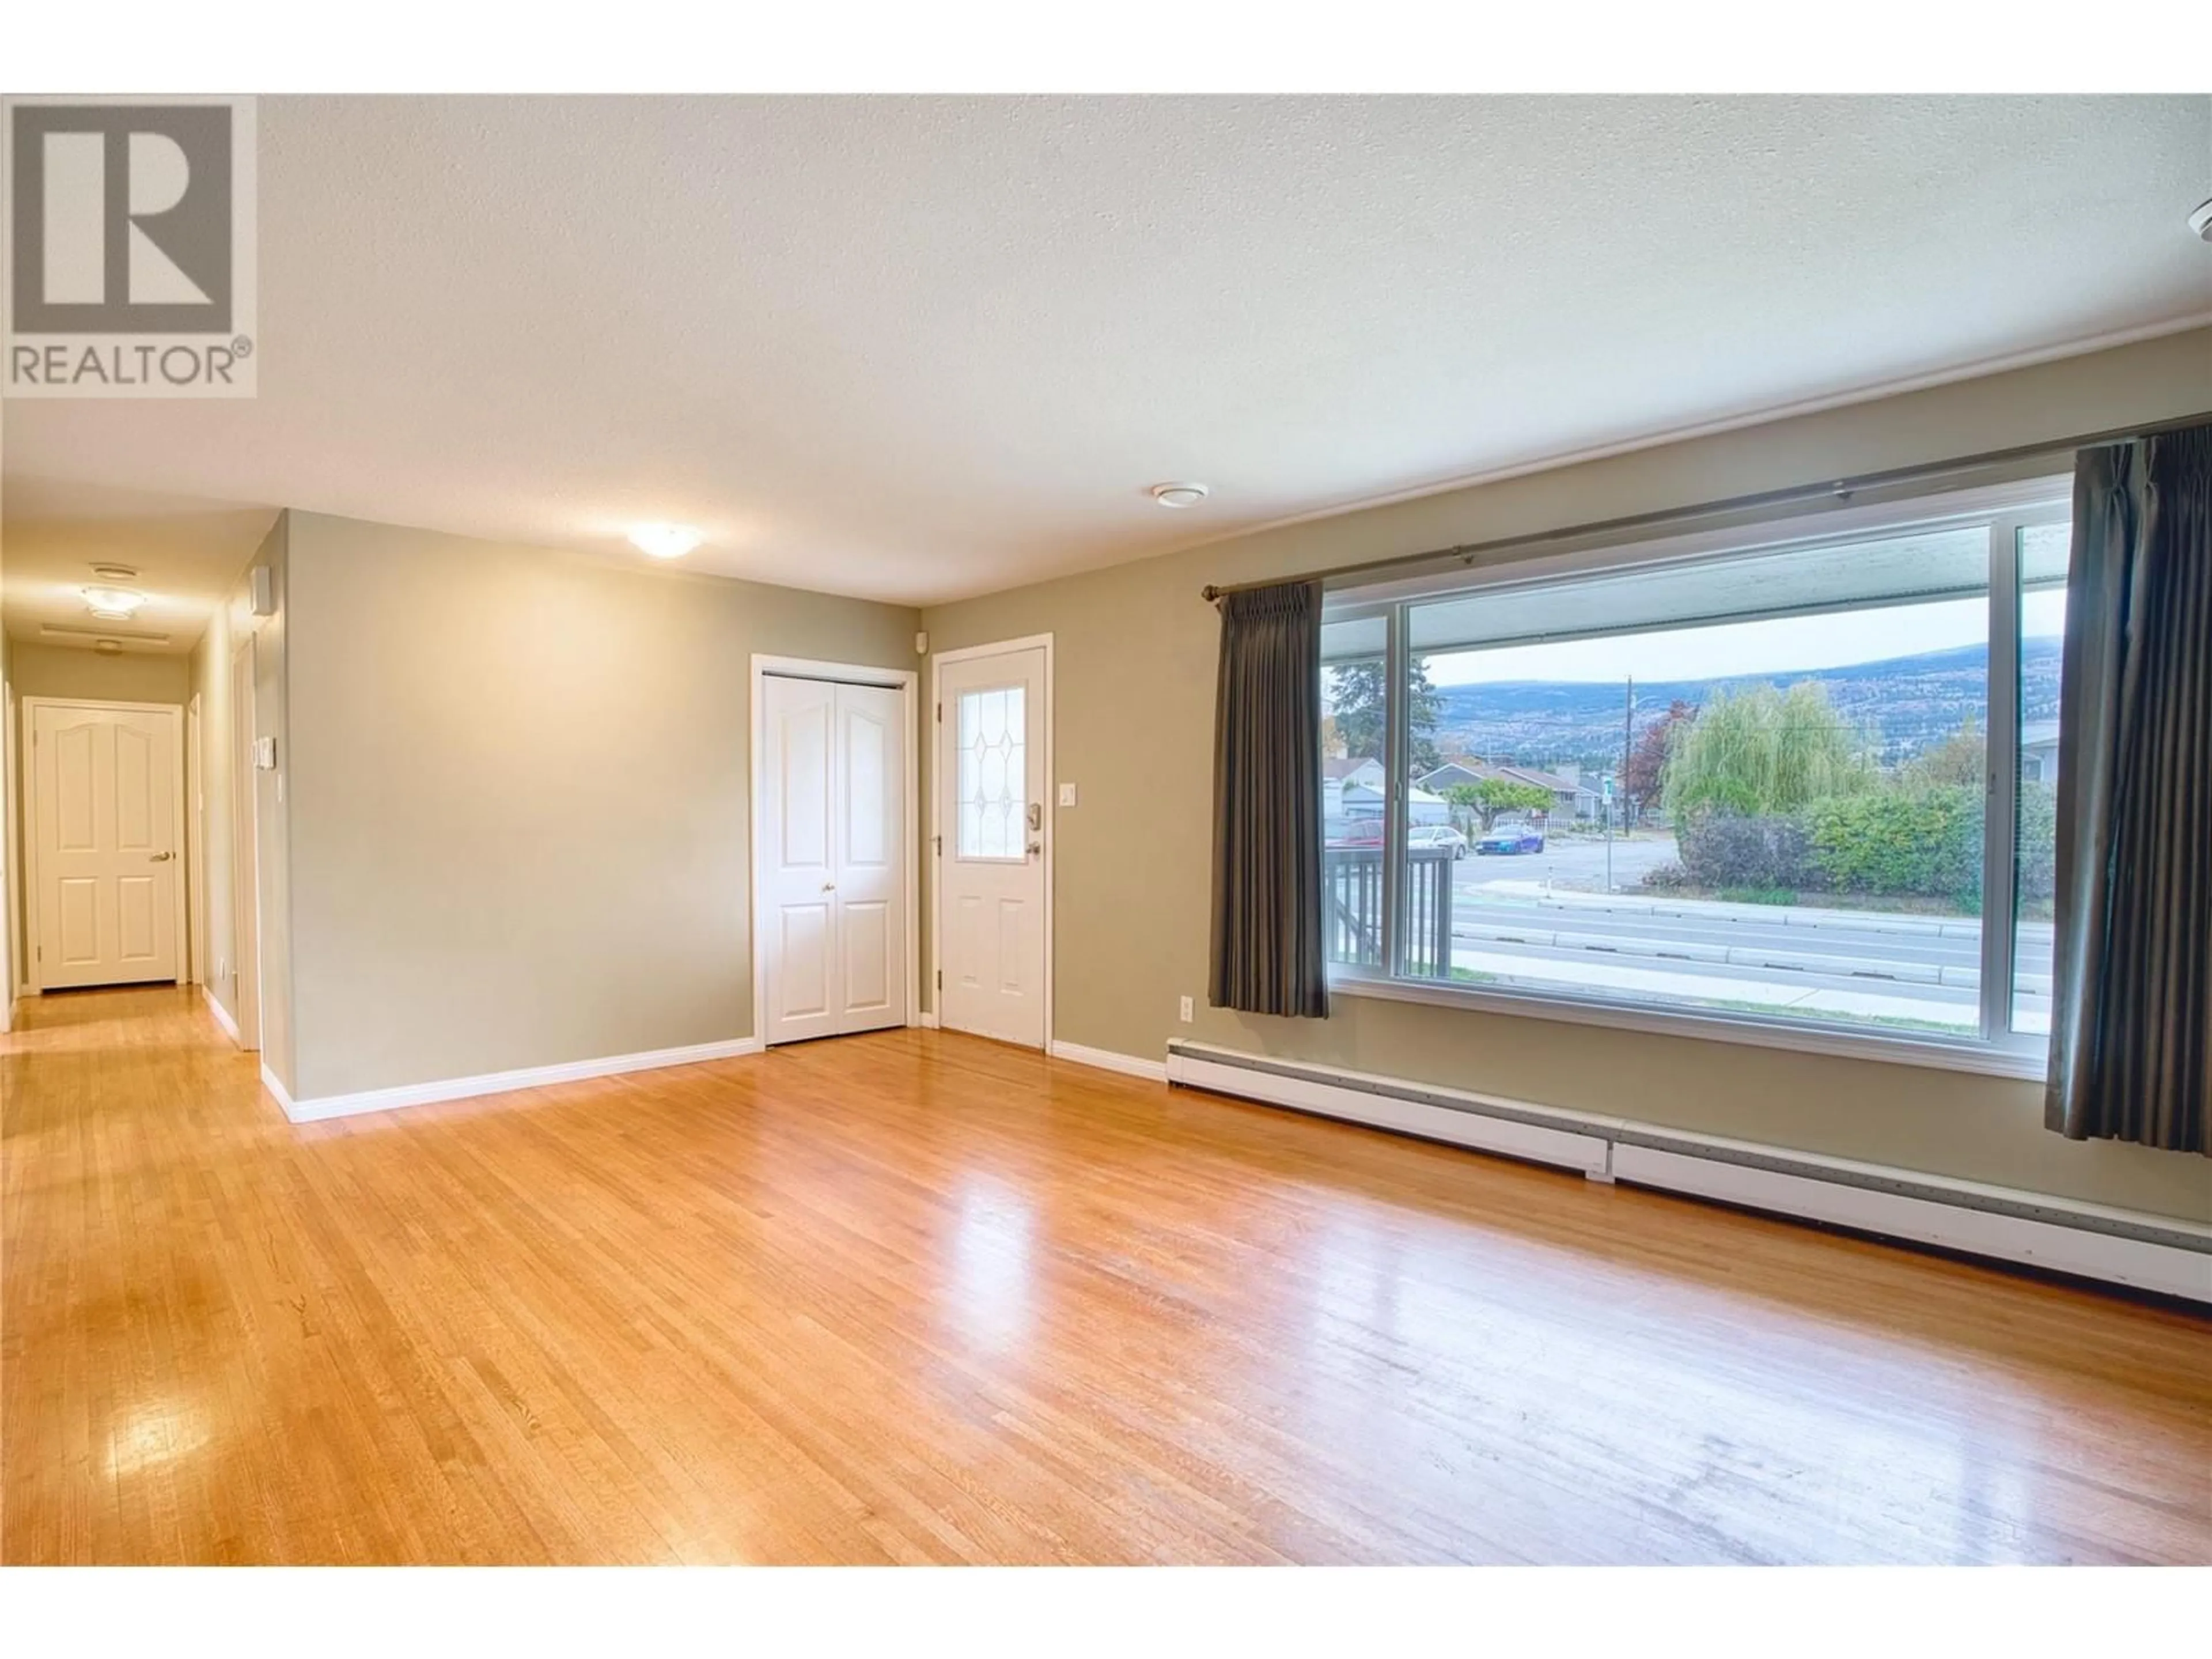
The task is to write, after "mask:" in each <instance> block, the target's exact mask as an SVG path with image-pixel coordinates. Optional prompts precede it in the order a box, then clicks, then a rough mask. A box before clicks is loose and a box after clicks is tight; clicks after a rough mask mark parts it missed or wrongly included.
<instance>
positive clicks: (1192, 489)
mask: <svg viewBox="0 0 2212 1659" xmlns="http://www.w3.org/2000/svg"><path fill="white" fill-rule="evenodd" d="M1212 493H1213V492H1212V490H1210V489H1207V488H1206V486H1205V485H1204V484H1202V483H1158V484H1154V485H1153V486H1152V499H1153V500H1154V501H1158V503H1159V504H1160V505H1161V506H1162V507H1196V506H1197V505H1198V504H1199V503H1200V501H1204V500H1205V499H1206V497H1207V496H1208V495H1212Z"/></svg>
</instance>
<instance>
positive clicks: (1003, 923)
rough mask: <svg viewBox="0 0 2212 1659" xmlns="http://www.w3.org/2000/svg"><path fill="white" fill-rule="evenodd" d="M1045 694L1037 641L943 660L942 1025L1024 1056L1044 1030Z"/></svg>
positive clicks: (1046, 661)
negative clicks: (1012, 1047)
mask: <svg viewBox="0 0 2212 1659" xmlns="http://www.w3.org/2000/svg"><path fill="white" fill-rule="evenodd" d="M1050 696H1051V691H1050V656H1049V652H1048V647H1047V646H1045V645H1044V644H1042V643H1041V642H1040V643H1032V642H1029V641H1019V642H1017V643H1016V644H1014V645H1013V646H1012V647H987V648H985V649H982V650H979V651H974V652H961V653H947V654H946V655H945V656H944V657H941V658H939V659H938V665H937V698H938V702H937V719H936V723H935V725H934V727H933V729H934V730H935V732H936V733H937V759H936V774H935V776H936V789H937V797H938V799H937V831H938V834H937V847H936V854H937V855H936V859H935V864H936V866H937V883H938V885H937V893H938V921H939V929H938V945H937V951H938V963H939V972H940V973H941V974H942V975H943V978H942V982H941V983H940V984H939V987H938V994H937V1012H938V1021H939V1024H942V1025H944V1026H946V1027H948V1028H950V1029H951V1030H958V1031H972V1032H974V1033H975V1035H976V1036H987V1037H996V1038H998V1039H999V1040H1000V1042H1018V1043H1020V1044H1022V1045H1023V1046H1024V1047H1025V1048H1043V1047H1044V1046H1045V1036H1046V1033H1047V1031H1048V1029H1049V1025H1050V1017H1049V1009H1050V1002H1051V987H1050V983H1049V978H1048V964H1049V962H1050V951H1051V924H1050V915H1049V906H1048V896H1049V893H1050V890H1051V884H1050V877H1049V874H1048V869H1049V866H1048V849H1049V846H1050V834H1051V817H1052V811H1051V806H1050V805H1049V804H1048V801H1047V800H1046V798H1045V791H1046V787H1047V783H1046V780H1047V778H1048V775H1049V768H1048V763H1049V759H1050V756H1049V746H1050V741H1051V704H1050Z"/></svg>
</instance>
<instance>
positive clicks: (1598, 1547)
mask: <svg viewBox="0 0 2212 1659" xmlns="http://www.w3.org/2000/svg"><path fill="white" fill-rule="evenodd" d="M20 1012H21V1015H22V1017H23V1022H22V1025H21V1028H20V1029H19V1030H17V1032H16V1033H15V1035H14V1036H9V1037H0V1096H3V1097H4V1108H5V1110H4V1133H5V1141H4V1151H0V1166H3V1167H0V1176H4V1201H5V1207H4V1243H5V1251H6V1254H5V1257H4V1273H5V1286H4V1289H5V1301H4V1323H0V1371H4V1376H0V1463H3V1464H4V1468H0V1481H4V1508H3V1509H0V1554H4V1557H5V1559H7V1560H9V1561H10V1562H29V1561H107V1562H137V1561H156V1562H170V1561H313V1562H342V1561H457V1562H494V1561H516V1562H532V1561H624V1562H629V1561H845V1562H884V1561H1250V1562H1269V1561H1284V1560H1290V1561H1407V1562H1414V1561H1446V1560H1459V1561H1781V1560H1788V1561H1986V1560H2021V1559H2024V1560H2039V1561H2173V1560H2180V1561H2196V1562H2203V1561H2206V1560H2212V1324H2208V1323H2207V1322H2205V1321H2203V1319H2201V1318H2199V1317H2197V1316H2195V1315H2193V1314H2191V1313H2189V1312H2187V1311H2185V1310H2179V1309H2176V1308H2171V1307H2166V1306H2158V1305H2150V1304H2141V1303H2133V1302H2129V1301H2125V1300H2123V1299H2121V1298H2119V1297H2110V1296H2106V1295H2102V1294H2100V1293H2096V1292H2093V1291H2087V1290H2082V1289H2076V1288H2073V1287H2070V1286H2065V1285H2056V1284H2051V1283H2045V1282H2040V1281H2037V1280H2034V1279H2027V1278H2024V1277H2019V1276H2015V1275H2010V1274H2008V1273H2002V1272H2000V1271H1997V1270H1996V1269H1993V1268H1985V1267H1978V1266H1974V1265H1971V1264H1967V1263H1964V1262H1959V1261H1948V1260H1943V1259H1940V1258H1936V1257H1932V1256H1925V1255H1911V1254H1908V1253H1906V1252H1905V1251H1902V1250H1898V1249H1890V1248H1888V1247H1886V1246H1882V1245H1879V1244H1875V1243H1864V1242H1861V1241H1857V1240H1852V1239H1846V1238H1840V1237H1832V1236H1828V1235H1825V1234H1822V1233H1820V1232H1816V1231H1810V1230H1808V1229H1802V1228H1797V1227H1793V1226H1790V1225H1784V1224H1780V1223H1774V1222H1768V1221H1765V1220H1761V1219H1758V1218H1751V1217H1747V1216H1743V1215H1740V1214H1735V1213H1731V1212H1725V1211H1721V1210H1717V1209H1711V1208H1706V1207H1703V1206H1698V1205H1695V1204H1692V1203H1690V1202H1687V1201H1685V1200H1677V1199H1672V1198H1668V1197H1664V1196H1662V1195H1658V1194H1648V1193H1638V1192H1635V1191H1632V1190H1629V1189H1626V1188H1604V1187H1598V1186H1593V1185H1590V1184H1589V1183H1587V1182H1583V1181H1582V1180H1580V1179H1579V1178H1577V1177H1574V1176H1564V1175H1555V1174H1552V1173H1548V1172H1546V1171H1542V1170H1533V1169H1528V1168H1523V1167H1521V1166H1517V1165H1514V1164H1506V1163H1502V1162H1498V1161H1495V1160H1490V1159H1486V1158H1480V1157H1475V1156H1473V1155H1470V1154H1468V1153H1466V1152H1457V1151H1453V1150H1449V1149H1446V1148H1443V1147H1437V1146H1427V1145H1424V1144H1421V1143H1419V1142H1414V1141H1408V1140H1402V1139H1393V1138H1391V1137H1389V1136H1386V1135H1383V1134H1379V1133H1373V1132H1370V1131H1367V1130H1364V1129H1359V1128H1355V1127H1349V1126H1346V1125H1340V1124H1334V1123H1328V1122H1324V1121H1319V1120H1313V1119H1304V1118H1299V1117H1297V1116H1294V1115H1288V1114H1285V1113H1282V1112H1278V1111H1273V1110H1270V1109H1263V1108H1258V1107H1249V1106H1244V1105H1240V1104H1237V1103H1232V1102H1228V1101H1224V1100H1219V1099H1217V1098H1214V1097H1208V1096H1204V1095H1197V1094H1190V1093H1182V1092H1170V1091H1167V1090H1165V1089H1164V1088H1160V1087H1158V1086H1156V1085H1148V1084H1144V1083H1140V1082H1137V1081H1134V1080H1132V1079H1127V1078H1124V1077H1120V1076H1117V1075H1114V1074H1111V1073H1104V1072H1098V1071H1093V1070H1090V1069H1087V1068H1085V1067H1084V1066H1075V1065H1070V1064H1066V1063H1059V1062H1052V1061H1048V1060H1044V1059H1042V1057H1038V1056H1031V1055H1029V1054H1023V1053H1020V1052H1018V1051H1016V1050H1012V1049H1008V1048H1000V1047H997V1046H994V1045H992V1044H989V1043H984V1042H974V1041H970V1040H966V1039H963V1038H959V1037H956V1036H940V1035H939V1034H937V1033H933V1032H908V1031H900V1032H887V1033H883V1034H880V1035H878V1036H867V1037H859V1038H852V1039H847V1040H844V1041H842V1042H829V1043H819V1044H813V1045H808V1046H805V1047H802V1048H791V1049H781V1050H778V1051H776V1052H775V1053H773V1054H768V1055H764V1056H759V1057H755V1058H750V1059H744V1060H730V1061H726V1062H722V1063H720V1064H715V1065H708V1066H693V1067H689V1068H685V1069H683V1070H677V1071H664V1072H653V1073H637V1074H635V1075H632V1076H629V1077H624V1078H616V1079H605V1080H602V1081H597V1082H591V1083H582V1084H574V1085H565V1086H562V1087H558V1088H551V1089H544V1090H538V1091H532V1092H529V1093H525V1094H519V1095H511V1096H507V1097H500V1098H497V1099H492V1100H479V1101H471V1102H464V1103H453V1104H451V1105H446V1106H432V1107H422V1108H416V1109H410V1110H405V1111H400V1112H393V1113H387V1114H384V1115H379V1116H374V1117H362V1118H355V1119H349V1120H344V1121H337V1122H331V1123H325V1124H319V1125H309V1126H301V1127H294V1126H292V1125H289V1124H288V1123H287V1122H286V1121H284V1119H283V1116H282V1115H281V1114H280V1113H279V1112H278V1111H277V1109H276V1106H275V1105H274V1104H273V1103H271V1102H270V1101H269V1100H268V1099H267V1098H266V1097H264V1096H263V1095H262V1093H261V1091H260V1090H259V1088H258V1085H257V1083H256V1080H255V1067H254V1064H253V1062H252V1060H249V1059H247V1058H246V1057H245V1056H242V1055H240V1054H237V1053H236V1052H235V1051H234V1050H233V1049H232V1048H231V1047H230V1045H229V1043H228V1041H227V1040H226V1039H225V1038H224V1037H223V1036H222V1034H221V1033H220V1032H219V1031H218V1030H216V1026H215V1024H213V1022H212V1021H211V1020H210V1018H209V1017H208V1016H207V1014H206V1013H205V1012H204V1010H203V1009H202V1008H201V1007H200V1006H199V1004H198V1002H197V997H196V996H189V995H186V994H181V993H179V992H175V991H173V990H170V989H167V988H163V989H161V990H154V991H137V992H105V993H98V994H78V995H72V996H65V997H49V998H47V999H45V1000H28V1001H26V1002H25V1003H24V1004H22V1005H21V1010H20Z"/></svg>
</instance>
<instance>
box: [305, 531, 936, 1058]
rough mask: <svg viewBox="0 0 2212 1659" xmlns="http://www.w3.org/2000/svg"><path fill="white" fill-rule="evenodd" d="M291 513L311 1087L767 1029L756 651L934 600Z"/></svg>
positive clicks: (861, 658) (831, 643)
mask: <svg viewBox="0 0 2212 1659" xmlns="http://www.w3.org/2000/svg"><path fill="white" fill-rule="evenodd" d="M289 518H290V525H291V538H290V604H289V629H290V633H291V641H292V649H291V651H290V653H289V659H290V678H289V714H290V720H291V751H292V761H291V782H292V799H291V803H290V805H291V811H292V828H291V866H290V876H291V891H292V895H293V898H294V908H293V913H292V917H293V937H292V947H293V963H294V974H295V995H296V1004H295V1006H296V1013H297V1033H298V1061H299V1073H298V1079H297V1083H296V1085H295V1088H294V1090H293V1093H294V1095H295V1097H299V1098H302V1099H306V1098H313V1097H323V1096H328V1095H334V1094H343V1093H349V1092H353V1091H359V1090H366V1089H376V1088H384V1087H390V1086H393V1085H400V1084H407V1083H416V1082H423V1081H428V1080H432V1079H445V1078H459V1077H469V1076H475V1075H479V1074H482V1073H489V1072H499V1071H507V1070H512V1069H516V1068H520V1067H526V1066H545V1065H551V1064H556V1063H558V1062H561V1061H564V1060H588V1059H594V1058H598V1057H599V1056H603V1055H611V1054H632V1053H637V1052H640V1051H643V1050H650V1049H658V1048H676V1047H681V1046H686V1045H689V1044H692V1043H701V1042H717V1041H720V1040H724V1039H727V1038H732V1037H740V1036H749V1035H750V1033H751V1029H752V975H751V943H750V917H749V915H748V908H749V907H748V888H749V868H750V866H749V860H750V841H749V817H750V806H749V799H750V787H751V786H750V712H749V709H748V707H747V700H748V693H749V684H748V682H749V676H750V664H751V657H752V654H753V653H756V652H763V653H777V654H781V655H787V656H799V657H815V658H822V659H830V660H836V661H842V662H856V663H867V664H876V665H884V666H888V667H908V666H912V665H913V664H914V660H915V659H914V646H913V635H914V629H915V626H916V623H917V617H916V615H915V612H914V611H910V610H907V609H904V608H902V607H897V606H892V605H870V604H865V603H862V602H860V601H857V600H851V599H834V598H829V597H826V596H823V595H820V594H813V593H804V592H796V591H794V590H792V589H788V588H778V587H768V586H757V585H754V584H750V583H742V582H731V581H721V580H713V579H710V578H703V577H699V576H693V575H686V574H683V573H681V572H676V571H666V570H657V569H644V568H632V567H629V566H625V565H620V564H616V563H613V562H605V561H600V560H595V559H590V558H585V557H580V556H575V555H573V554H566V553H558V552H552V551H548V550H544V549H541V548H531V547H514V546H504V545H497V544H491V543H487V542H479V541H471V540H468V539H465V538H459V537H453V536H443V535H437V534H433V533H430V532H422V531H413V530H402V529H397V528H393V527H392V526H381V525H374V524H368V523H362V522H360V521H358V520H344V519H335V518H325V517H320V516H318V515H314V514H310V513H292V514H290V515H289Z"/></svg>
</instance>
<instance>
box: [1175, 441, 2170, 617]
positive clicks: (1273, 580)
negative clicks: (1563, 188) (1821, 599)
mask: <svg viewBox="0 0 2212 1659" xmlns="http://www.w3.org/2000/svg"><path fill="white" fill-rule="evenodd" d="M2206 422H2212V410H2205V411H2203V412H2201V413H2198V414H2195V415H2183V416H2178V417H2176V418H2175V419H2173V420H2170V421H2155V422H2152V423H2150V424H2149V425H2148V426H2130V427H2121V428H2117V429H2115V430H2113V431H2110V432H2085V433H2082V434H2080V435H2077V436H2075V437H2071V438H2051V439H2049V440H2046V441H2044V442H2042V443H2033V444H2016V445H2015V446H2014V447H2011V448H2009V449H1990V450H1984V451H1983V452H1982V453H1980V454H1978V455H1961V456H1959V457H1958V458H1957V459H1953V460H1948V461H1930V462H1928V463H1926V464H1924V465H1918V466H1893V467H1890V468H1888V469H1887V470H1886V471H1881V472H1862V473H1859V474H1857V476H1856V477H1849V478H1838V479H1835V480H1833V481H1832V482H1830V483H1816V484H1790V485H1788V486H1786V487H1784V488H1783V489H1762V490H1757V491H1754V492H1753V493H1752V494H1751V495H1731V496H1729V498H1728V499H1727V500H1725V501H1700V502H1698V503H1696V504H1695V505H1693V506H1689V507H1660V508H1658V509H1656V510H1655V511H1653V512H1650V513H1630V514H1628V515H1627V516H1626V517H1625V518H1619V519H1597V520H1591V521H1589V523H1586V524H1576V525H1565V526H1561V527H1560V528H1559V529H1557V530H1540V531H1535V532H1531V533H1529V534H1528V535H1525V536H1500V537H1498V538H1494V539H1492V540H1490V541H1485V542H1461V543H1458V544H1455V545H1454V546H1451V547H1437V548H1431V550H1429V551H1427V552H1425V553H1401V554H1400V555H1398V556H1396V557H1395V558H1389V559H1370V560H1367V561H1365V562H1362V563H1358V564H1339V565H1331V566H1330V567H1329V568H1327V569H1325V570H1312V571H1305V572H1302V573H1300V574H1296V575H1290V576H1274V577H1270V578H1268V579H1267V580H1262V581H1249V582H1219V583H1216V582H1208V583H1207V584H1206V586H1204V587H1202V588H1200V590H1199V593H1200V597H1201V598H1203V599H1205V600H1206V603H1207V604H1209V605H1211V604H1212V603H1213V602H1214V601H1215V600H1217V599H1220V598H1221V596H1222V595H1223V594H1225V593H1242V592H1248V591H1249V590H1250V589H1252V588H1255V587H1274V586H1279V585H1280V584H1281V583H1284V582H1292V581H1296V582H1328V581H1334V580H1336V579H1337V578H1338V577H1340V576H1359V575H1368V574H1376V573H1380V572H1383V571H1388V570H1395V569H1403V568H1407V567H1409V566H1413V565H1431V564H1437V563H1441V562H1443V561H1445V560H1447V559H1457V560H1459V561H1460V562H1462V563H1463V564H1473V563H1474V562H1475V561H1476V560H1477V559H1479V558H1480V557H1482V556H1484V555H1486V554H1490V553H1502V552H1504V551H1506V550H1508V549H1512V548H1527V547H1541V546H1543V545H1545V544H1547V543H1549V542H1563V541H1571V540H1573V539H1575V538H1578V537H1583V536H1597V535H1609V534H1611V533H1613V532H1616V531H1622V530H1644V529H1652V528H1656V527H1657V526H1662V525H1668V524H1676V523H1680V521H1682V520H1686V519H1704V518H1711V517H1712V516H1713V515H1714V514H1716V513H1740V512H1743V511H1746V510H1747V509H1750V508H1753V507H1787V506H1789V505H1790V504H1791V503H1792V502H1795V501H1814V500H1817V499H1818V498H1819V497H1820V496H1823V495H1835V496H1843V497H1849V496H1851V495H1857V493H1858V492H1859V491H1860V490H1863V489H1881V488H1883V487H1884V486H1886V485H1889V484H1898V483H1912V482H1913V481H1914V480H1916V479H1920V478H1936V477H1943V476H1945V475H1947V474H1949V473H1956V472H1970V471H1977V470H1978V469H1980V468H1982V467H1987V466H1999V465H2003V464H2004V463H2006V462H2008V461H2026V460H2032V459H2034V458H2035V457H2037V456H2039V455H2052V454H2056V453H2059V452H2061V451H2063V450H2069V449H2092V448H2094V447H2097V446H2098V445H2100V444H2116V443H2124V442H2127V441H2130V440H2131V439H2136V438H2150V437H2155V436H2157V435H2159V434H2160V433H2162V432H2178V431H2180V430H2182V429H2183V428H2187V427H2192V426H2200V425H2203V424H2204V423H2206ZM1522 476H1524V477H1526V476H1529V475H1527V474H1524V475H1522ZM1500 482H1503V480H1501V481H1500ZM1475 487H1476V488H1480V486H1479V485H1478V486H1475Z"/></svg>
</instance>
